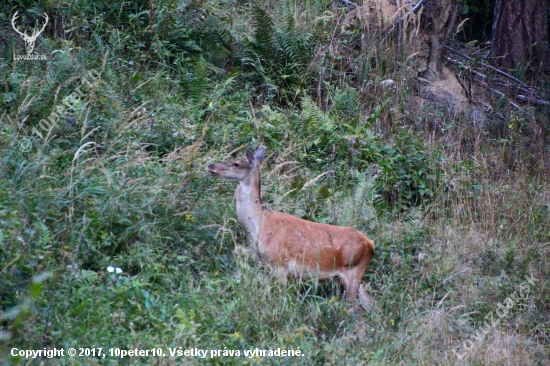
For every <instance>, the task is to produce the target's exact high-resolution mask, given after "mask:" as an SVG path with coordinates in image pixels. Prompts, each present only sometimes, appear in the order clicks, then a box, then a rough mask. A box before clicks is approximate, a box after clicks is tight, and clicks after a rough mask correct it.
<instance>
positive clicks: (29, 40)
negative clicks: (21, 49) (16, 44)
mask: <svg viewBox="0 0 550 366" xmlns="http://www.w3.org/2000/svg"><path fill="white" fill-rule="evenodd" d="M17 13H18V12H17V11H16V12H15V14H13V18H12V19H11V25H12V27H13V29H14V30H15V31H16V32H17V33H18V34H19V35H20V36H21V37H22V38H23V40H24V41H25V48H26V49H27V55H30V54H31V53H32V51H33V50H34V44H35V42H36V38H38V36H39V35H40V33H42V32H43V31H44V29H45V28H46V25H47V24H48V20H49V18H48V14H46V13H44V19H45V22H44V25H43V26H42V29H40V30H39V31H38V30H36V29H33V30H32V34H31V35H28V34H27V32H26V31H25V32H24V33H23V32H20V31H19V29H17V27H16V26H15V20H16V19H17Z"/></svg>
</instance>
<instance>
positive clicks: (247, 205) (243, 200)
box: [237, 168, 262, 242]
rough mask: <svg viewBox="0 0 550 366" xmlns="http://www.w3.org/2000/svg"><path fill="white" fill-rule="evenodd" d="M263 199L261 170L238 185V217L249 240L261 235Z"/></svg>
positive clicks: (255, 170)
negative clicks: (261, 195) (261, 193)
mask: <svg viewBox="0 0 550 366" xmlns="http://www.w3.org/2000/svg"><path fill="white" fill-rule="evenodd" d="M261 215H262V200H261V197H260V170H259V169H258V168H255V169H254V171H252V172H251V174H250V175H249V176H248V177H247V178H246V179H245V180H243V181H241V182H239V185H238V186H237V218H238V220H239V224H240V225H241V226H242V227H243V228H244V229H245V231H246V235H247V237H248V240H249V241H255V242H257V240H258V238H259V237H260V220H261Z"/></svg>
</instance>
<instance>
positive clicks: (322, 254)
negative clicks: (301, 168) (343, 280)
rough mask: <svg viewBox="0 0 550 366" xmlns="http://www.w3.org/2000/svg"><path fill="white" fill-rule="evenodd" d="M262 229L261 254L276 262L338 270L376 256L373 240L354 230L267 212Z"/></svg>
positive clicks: (265, 212) (264, 214)
mask: <svg viewBox="0 0 550 366" xmlns="http://www.w3.org/2000/svg"><path fill="white" fill-rule="evenodd" d="M260 228H261V229H260V241H259V243H258V244H259V245H258V249H259V252H260V255H261V256H265V257H266V259H267V260H268V261H270V262H272V263H273V262H274V263H278V264H290V265H292V264H293V263H295V264H296V265H297V266H298V267H305V268H307V269H310V270H312V269H315V268H317V269H319V270H322V271H330V270H334V271H337V270H339V269H341V268H342V267H353V266H355V265H357V264H359V263H362V262H363V261H365V260H368V261H370V258H371V257H372V255H373V254H374V244H373V243H372V241H370V240H369V239H368V238H367V237H366V236H365V235H363V234H362V233H361V232H360V231H358V230H355V229H353V228H351V227H345V226H335V225H329V224H323V223H318V222H313V221H308V220H303V219H300V218H298V217H295V216H292V215H289V214H285V213H282V212H269V211H264V212H263V217H262V223H261V226H260ZM367 258H368V259H367Z"/></svg>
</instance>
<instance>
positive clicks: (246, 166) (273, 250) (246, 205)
mask: <svg viewBox="0 0 550 366" xmlns="http://www.w3.org/2000/svg"><path fill="white" fill-rule="evenodd" d="M264 151H265V149H264V148H263V147H261V148H259V149H258V150H257V151H256V152H255V153H254V154H252V153H251V152H250V151H248V150H247V157H246V158H243V159H239V160H235V161H233V162H224V163H217V164H210V165H208V167H207V170H208V172H209V173H210V174H212V175H215V176H219V177H222V178H225V179H228V180H231V181H237V182H238V183H239V184H238V186H237V192H236V195H237V216H238V221H239V223H240V225H241V226H242V227H243V229H244V230H245V231H246V235H247V238H248V242H249V245H250V246H251V248H252V249H253V250H254V252H255V253H256V254H257V255H258V256H259V257H260V258H261V259H263V260H265V261H266V262H267V263H269V264H270V265H272V266H275V267H276V268H277V271H278V272H279V274H280V275H281V278H282V279H283V281H286V276H287V274H291V275H293V276H295V277H305V278H311V277H314V278H319V279H328V278H331V277H334V276H338V277H339V278H340V279H341V280H342V283H343V285H344V288H345V290H346V295H347V298H348V301H350V302H353V301H355V299H356V298H357V296H359V300H360V302H361V305H363V306H364V307H367V306H369V305H372V304H373V301H372V299H371V298H370V296H369V295H368V294H367V293H366V292H365V290H364V289H363V288H362V286H361V281H362V278H363V274H364V273H365V271H366V270H367V267H368V266H369V263H370V260H371V258H372V256H373V255H374V244H373V243H372V241H370V240H369V239H368V238H367V237H366V236H365V235H363V234H362V233H361V232H360V231H358V230H355V229H353V228H351V227H343V226H335V225H328V224H321V223H317V222H312V221H307V220H303V219H300V218H298V217H295V216H292V215H289V214H285V213H282V212H272V211H267V210H263V209H262V205H261V204H262V203H261V198H260V164H261V162H262V160H263V159H264Z"/></svg>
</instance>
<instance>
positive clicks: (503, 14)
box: [491, 0, 550, 70]
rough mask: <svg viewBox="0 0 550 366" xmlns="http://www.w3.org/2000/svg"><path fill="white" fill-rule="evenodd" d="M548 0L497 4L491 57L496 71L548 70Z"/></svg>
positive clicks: (505, 0) (500, 0)
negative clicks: (523, 68)
mask: <svg viewBox="0 0 550 366" xmlns="http://www.w3.org/2000/svg"><path fill="white" fill-rule="evenodd" d="M548 11H549V0H522V1H518V0H497V2H496V5H495V19H494V21H493V40H492V43H491V54H492V56H493V57H494V63H495V65H496V66H497V67H499V68H502V69H505V70H508V69H517V68H519V67H521V66H530V67H532V68H533V69H543V68H548V67H550V60H549V58H550V54H549V52H548V40H549V39H548V17H549V12H548Z"/></svg>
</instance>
